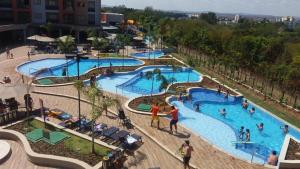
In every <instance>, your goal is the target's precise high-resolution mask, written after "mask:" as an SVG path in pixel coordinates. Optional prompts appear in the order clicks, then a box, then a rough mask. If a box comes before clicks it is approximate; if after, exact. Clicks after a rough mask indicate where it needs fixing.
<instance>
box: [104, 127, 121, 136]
mask: <svg viewBox="0 0 300 169" xmlns="http://www.w3.org/2000/svg"><path fill="white" fill-rule="evenodd" d="M119 130H120V129H119V128H117V127H110V128H107V129H104V130H103V131H102V134H101V135H102V136H104V137H110V136H111V135H113V134H114V133H116V132H117V131H119Z"/></svg>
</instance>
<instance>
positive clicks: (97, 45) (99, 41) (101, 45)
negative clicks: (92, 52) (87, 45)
mask: <svg viewBox="0 0 300 169" xmlns="http://www.w3.org/2000/svg"><path fill="white" fill-rule="evenodd" d="M108 44H109V43H108V41H107V40H106V39H103V38H99V37H92V46H93V48H94V49H96V50H97V51H98V54H97V58H98V68H99V66H100V63H99V54H100V50H103V49H105V48H106V47H107V46H108Z"/></svg>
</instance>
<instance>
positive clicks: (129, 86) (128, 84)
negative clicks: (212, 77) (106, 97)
mask: <svg viewBox="0 0 300 169" xmlns="http://www.w3.org/2000/svg"><path fill="white" fill-rule="evenodd" d="M155 68H159V69H160V70H161V73H162V74H163V75H164V76H165V77H166V78H168V79H169V78H170V77H173V73H172V68H171V67H168V66H145V67H142V68H140V69H138V70H136V71H132V72H127V73H115V74H114V75H112V76H100V77H98V78H97V84H98V85H99V87H101V88H102V89H103V90H105V91H109V92H112V93H116V94H120V95H123V96H126V97H128V98H134V97H138V96H142V95H144V94H150V92H151V83H152V81H151V80H147V79H145V78H144V77H141V76H140V74H141V72H143V74H145V73H146V72H147V71H152V70H154V69H155ZM188 74H189V76H190V77H189V81H190V82H195V81H199V80H200V79H201V75H200V74H199V73H198V72H196V71H193V70H191V69H183V71H182V72H179V71H177V72H175V73H174V78H176V82H186V81H187V80H188ZM159 85H160V82H158V81H156V80H155V82H154V90H153V94H156V93H159Z"/></svg>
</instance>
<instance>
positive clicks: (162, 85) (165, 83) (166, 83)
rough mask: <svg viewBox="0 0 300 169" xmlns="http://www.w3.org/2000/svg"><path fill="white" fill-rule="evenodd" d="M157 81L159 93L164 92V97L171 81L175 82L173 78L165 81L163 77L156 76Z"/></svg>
mask: <svg viewBox="0 0 300 169" xmlns="http://www.w3.org/2000/svg"><path fill="white" fill-rule="evenodd" d="M157 80H158V81H160V82H161V83H160V86H159V91H160V92H161V91H162V90H165V91H164V97H165V96H166V94H167V88H168V86H169V85H170V84H171V83H172V82H173V81H176V79H175V78H170V79H167V78H166V77H165V76H164V75H158V76H157Z"/></svg>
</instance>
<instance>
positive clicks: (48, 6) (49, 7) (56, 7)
mask: <svg viewBox="0 0 300 169" xmlns="http://www.w3.org/2000/svg"><path fill="white" fill-rule="evenodd" d="M46 10H58V5H57V6H50V5H46Z"/></svg>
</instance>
